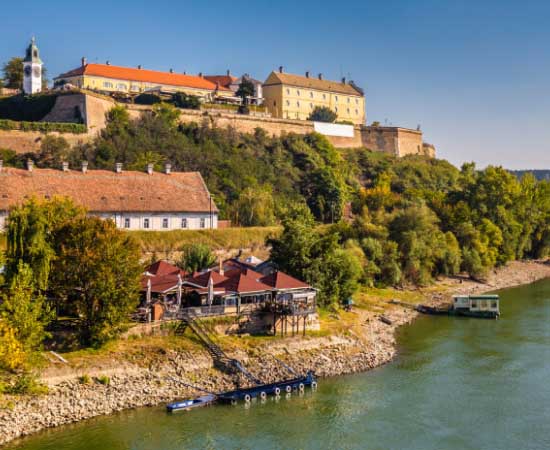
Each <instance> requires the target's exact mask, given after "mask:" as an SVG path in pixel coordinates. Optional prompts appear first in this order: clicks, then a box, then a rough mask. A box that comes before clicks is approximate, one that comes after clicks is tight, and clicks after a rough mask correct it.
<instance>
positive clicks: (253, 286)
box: [216, 273, 272, 294]
mask: <svg viewBox="0 0 550 450" xmlns="http://www.w3.org/2000/svg"><path fill="white" fill-rule="evenodd" d="M216 287H221V288H224V289H225V290H226V291H230V292H236V293H238V294H247V293H254V292H263V291H271V290H272V288H271V286H268V285H267V284H264V283H261V282H260V281H258V280H257V279H256V278H254V277H252V276H249V275H245V274H243V273H234V274H233V275H232V276H231V277H230V278H229V279H228V280H225V281H222V282H221V283H220V284H218V285H216Z"/></svg>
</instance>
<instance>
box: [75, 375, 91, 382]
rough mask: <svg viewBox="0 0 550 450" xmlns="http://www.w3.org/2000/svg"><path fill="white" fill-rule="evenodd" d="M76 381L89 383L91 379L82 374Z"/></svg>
mask: <svg viewBox="0 0 550 450" xmlns="http://www.w3.org/2000/svg"><path fill="white" fill-rule="evenodd" d="M78 382H79V383H80V384H90V383H91V382H92V380H91V378H90V376H89V375H87V374H84V375H82V376H80V377H78Z"/></svg>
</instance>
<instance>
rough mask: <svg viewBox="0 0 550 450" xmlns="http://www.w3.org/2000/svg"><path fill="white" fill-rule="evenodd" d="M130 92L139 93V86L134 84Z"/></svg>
mask: <svg viewBox="0 0 550 450" xmlns="http://www.w3.org/2000/svg"><path fill="white" fill-rule="evenodd" d="M130 90H131V91H134V92H139V86H138V85H137V84H132V87H131V88H130Z"/></svg>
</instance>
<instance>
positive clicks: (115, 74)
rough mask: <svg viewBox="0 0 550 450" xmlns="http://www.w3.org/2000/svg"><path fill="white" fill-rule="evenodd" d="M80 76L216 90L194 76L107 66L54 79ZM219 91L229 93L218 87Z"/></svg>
mask: <svg viewBox="0 0 550 450" xmlns="http://www.w3.org/2000/svg"><path fill="white" fill-rule="evenodd" d="M81 75H89V76H97V77H104V78H111V79H115V80H128V81H137V82H143V83H156V84H162V85H167V86H182V87H189V88H195V89H207V90H211V91H214V90H216V83H215V82H214V83H213V82H212V81H210V80H208V79H206V78H203V77H199V76H195V75H184V74H179V73H170V72H159V71H156V70H145V69H134V68H131V67H121V66H111V65H107V64H86V65H85V66H81V67H78V68H76V69H74V70H71V71H69V72H66V73H63V74H61V75H59V76H58V77H56V79H59V78H69V77H76V76H81ZM219 90H220V91H229V89H228V88H226V87H224V86H223V85H220V87H219Z"/></svg>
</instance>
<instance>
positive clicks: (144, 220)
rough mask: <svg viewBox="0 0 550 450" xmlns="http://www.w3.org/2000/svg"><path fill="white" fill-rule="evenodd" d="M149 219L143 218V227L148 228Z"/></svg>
mask: <svg viewBox="0 0 550 450" xmlns="http://www.w3.org/2000/svg"><path fill="white" fill-rule="evenodd" d="M149 225H150V224H149V219H143V228H149Z"/></svg>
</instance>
